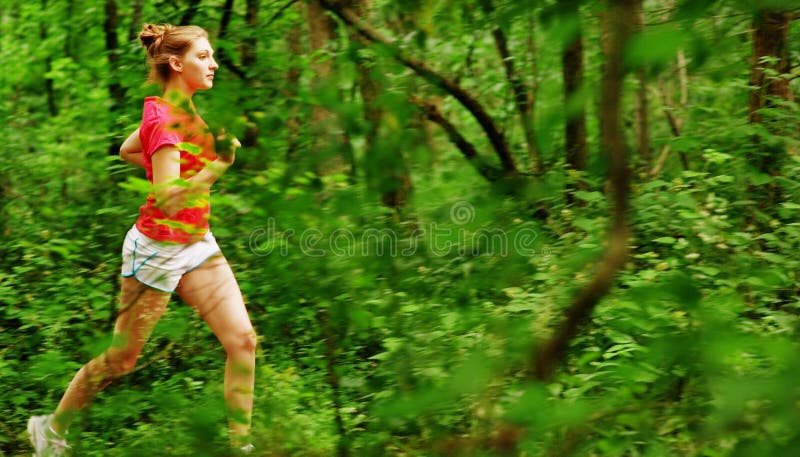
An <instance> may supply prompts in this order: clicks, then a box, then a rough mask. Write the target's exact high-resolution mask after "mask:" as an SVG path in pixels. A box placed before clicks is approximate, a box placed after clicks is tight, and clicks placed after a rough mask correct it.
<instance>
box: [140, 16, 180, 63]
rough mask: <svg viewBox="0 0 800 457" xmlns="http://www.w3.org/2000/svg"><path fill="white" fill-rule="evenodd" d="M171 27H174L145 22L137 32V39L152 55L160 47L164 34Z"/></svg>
mask: <svg viewBox="0 0 800 457" xmlns="http://www.w3.org/2000/svg"><path fill="white" fill-rule="evenodd" d="M173 28H174V27H173V26H171V25H169V24H145V25H144V27H142V31H141V32H139V41H141V42H142V46H144V47H145V49H147V53H148V54H150V55H151V56H152V55H154V54H155V53H156V51H157V50H158V48H159V47H160V45H161V41H162V40H163V39H164V36H166V35H167V34H168V33H169V32H170V30H172V29H173Z"/></svg>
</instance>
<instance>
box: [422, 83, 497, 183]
mask: <svg viewBox="0 0 800 457" xmlns="http://www.w3.org/2000/svg"><path fill="white" fill-rule="evenodd" d="M410 101H411V103H413V104H415V105H417V106H418V107H420V108H421V109H422V112H423V113H424V114H425V116H426V117H427V118H428V119H429V120H430V121H432V122H434V123H436V124H438V125H439V126H440V127H442V129H444V131H445V132H446V133H447V136H448V138H449V139H450V142H452V143H453V144H454V145H456V147H458V149H459V150H460V151H461V154H463V155H464V157H465V158H466V159H467V161H469V163H471V164H472V165H473V166H474V167H475V169H476V170H477V171H478V173H480V175H481V176H483V177H484V178H486V179H487V180H489V181H497V180H498V179H499V178H500V177H502V175H503V171H502V170H498V169H497V168H494V167H492V166H491V165H489V164H487V163H486V162H484V161H483V159H481V157H480V156H479V155H478V151H477V149H475V146H474V145H473V144H472V143H470V142H469V140H467V139H466V138H464V136H463V135H461V133H460V132H459V131H458V129H457V128H456V127H455V126H454V125H453V123H451V122H450V121H449V120H448V119H447V118H446V117H444V115H443V114H442V112H441V111H439V108H438V107H437V106H436V105H435V104H434V103H431V102H429V101H427V100H423V99H421V98H419V97H411V98H410Z"/></svg>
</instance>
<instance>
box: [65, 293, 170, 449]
mask: <svg viewBox="0 0 800 457" xmlns="http://www.w3.org/2000/svg"><path fill="white" fill-rule="evenodd" d="M169 297H170V294H169V293H167V292H162V291H159V290H156V289H153V288H151V287H148V286H146V285H144V284H142V283H140V282H139V281H137V280H136V279H135V278H122V292H121V294H120V305H121V307H120V312H119V315H118V316H117V321H116V324H115V325H114V336H113V339H112V340H111V346H110V347H109V348H108V349H106V350H105V352H103V353H102V354H100V355H99V356H97V357H95V358H94V359H92V360H91V361H90V362H89V363H87V364H86V365H84V366H83V367H82V368H81V369H80V370H78V373H77V374H76V375H75V377H73V378H72V382H70V384H69V387H67V390H66V392H64V396H63V397H61V402H60V403H59V404H58V408H56V411H55V414H54V416H53V421H52V423H51V427H52V428H53V430H54V431H56V432H57V433H61V434H63V433H65V432H66V431H67V429H68V428H69V425H70V423H72V420H73V419H74V418H75V415H76V414H77V413H78V412H80V410H81V409H83V408H84V407H85V406H86V405H87V404H88V403H89V402H91V401H92V399H93V398H94V397H95V396H96V395H97V393H98V392H100V391H101V390H103V389H104V388H105V387H106V386H107V385H108V384H109V383H110V382H111V381H113V380H114V379H116V378H119V377H120V376H123V375H125V374H127V373H130V372H131V370H133V368H134V367H135V366H136V359H138V358H139V354H140V353H141V352H142V347H143V346H144V343H145V342H146V341H147V340H148V338H150V334H151V333H152V332H153V327H155V325H156V323H157V322H158V321H159V319H161V316H162V315H163V314H164V310H165V309H166V307H167V303H168V302H169Z"/></svg>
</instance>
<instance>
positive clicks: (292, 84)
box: [286, 3, 303, 160]
mask: <svg viewBox="0 0 800 457" xmlns="http://www.w3.org/2000/svg"><path fill="white" fill-rule="evenodd" d="M296 5H297V8H298V10H299V9H300V8H302V6H301V5H300V4H299V3H297V4H296ZM302 37H303V30H302V24H301V23H300V21H296V22H295V23H293V24H292V27H291V28H290V29H289V33H288V34H287V35H286V47H287V48H288V49H289V54H290V56H291V58H290V61H289V68H288V70H287V71H286V100H288V101H290V102H291V103H292V106H291V114H290V115H289V118H288V119H287V120H286V128H287V130H288V136H287V139H286V142H287V147H286V158H287V160H293V159H294V156H295V153H296V152H297V150H298V149H299V148H300V144H299V140H300V118H299V107H298V106H297V104H296V103H294V100H295V99H296V97H297V94H298V93H300V75H301V74H302V68H300V63H299V62H300V60H301V56H302V55H303V46H302Z"/></svg>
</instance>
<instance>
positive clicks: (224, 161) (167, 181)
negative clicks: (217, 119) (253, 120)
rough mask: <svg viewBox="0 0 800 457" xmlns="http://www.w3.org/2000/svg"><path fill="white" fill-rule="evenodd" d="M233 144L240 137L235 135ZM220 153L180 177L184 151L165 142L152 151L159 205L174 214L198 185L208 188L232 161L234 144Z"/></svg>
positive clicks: (185, 202)
mask: <svg viewBox="0 0 800 457" xmlns="http://www.w3.org/2000/svg"><path fill="white" fill-rule="evenodd" d="M233 141H234V145H238V143H239V142H238V140H236V139H235V138H234V140H233ZM231 149H232V151H231V152H230V153H229V154H220V155H219V157H218V158H217V159H216V160H214V161H212V162H209V163H208V164H207V165H206V166H205V167H203V169H202V170H200V171H199V172H198V173H197V174H196V175H194V176H192V177H191V178H189V179H181V178H180V175H181V165H180V158H181V153H180V151H179V150H178V148H176V147H175V146H164V147H162V148H160V149H159V150H157V151H156V152H155V153H154V154H153V189H154V193H155V197H156V205H158V207H159V209H161V212H163V213H164V214H165V215H167V216H172V215H174V214H175V213H177V212H178V211H179V210H181V209H182V208H184V207H185V206H186V204H187V200H188V199H190V198H191V196H192V194H195V193H197V190H199V189H207V188H209V187H211V185H212V184H214V183H215V182H216V181H217V179H219V177H220V176H222V175H223V174H224V173H225V171H226V170H227V169H228V167H230V166H231V164H233V159H234V151H235V148H231Z"/></svg>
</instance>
